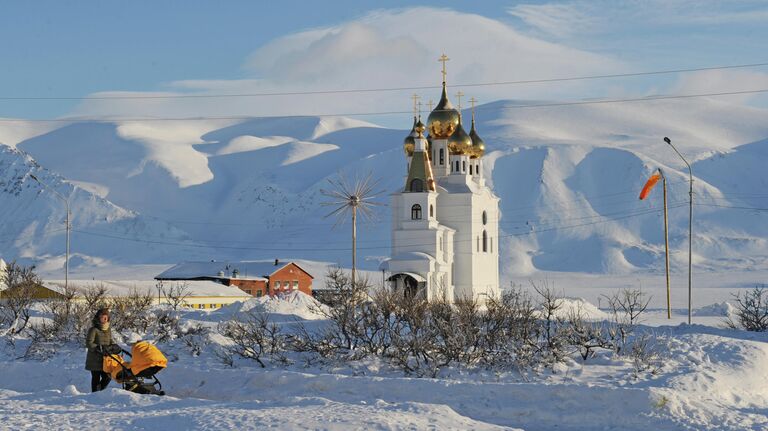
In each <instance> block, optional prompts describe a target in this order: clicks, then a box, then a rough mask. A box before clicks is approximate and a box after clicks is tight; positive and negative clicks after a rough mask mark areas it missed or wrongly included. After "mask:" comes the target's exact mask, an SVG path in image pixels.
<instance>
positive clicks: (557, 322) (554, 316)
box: [532, 282, 571, 365]
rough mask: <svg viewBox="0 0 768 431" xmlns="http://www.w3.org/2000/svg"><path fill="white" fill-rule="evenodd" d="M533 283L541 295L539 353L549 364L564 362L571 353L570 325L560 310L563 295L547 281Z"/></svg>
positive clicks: (539, 306) (534, 288) (539, 295)
mask: <svg viewBox="0 0 768 431" xmlns="http://www.w3.org/2000/svg"><path fill="white" fill-rule="evenodd" d="M532 285H533V290H534V291H536V293H537V294H538V297H539V303H538V311H539V313H540V324H541V325H542V328H541V330H540V331H541V337H542V340H541V342H540V349H539V354H540V355H541V357H542V359H543V360H544V361H545V362H546V363H547V364H548V365H551V364H555V363H558V362H562V361H563V360H564V359H565V358H566V357H567V356H568V355H569V354H570V353H571V350H570V349H569V347H570V344H569V339H570V325H568V324H567V321H566V318H565V317H564V316H563V313H561V312H560V310H561V309H562V307H563V296H562V295H559V294H558V293H557V291H556V290H555V288H554V287H553V286H550V285H549V284H547V283H546V282H544V283H542V284H536V283H532Z"/></svg>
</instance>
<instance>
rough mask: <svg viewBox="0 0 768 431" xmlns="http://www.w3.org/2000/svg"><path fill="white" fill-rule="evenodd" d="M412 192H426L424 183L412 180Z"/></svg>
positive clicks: (415, 179)
mask: <svg viewBox="0 0 768 431" xmlns="http://www.w3.org/2000/svg"><path fill="white" fill-rule="evenodd" d="M411 191H412V192H423V191H424V181H421V180H420V179H418V178H414V179H412V180H411Z"/></svg>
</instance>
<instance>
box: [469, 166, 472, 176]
mask: <svg viewBox="0 0 768 431" xmlns="http://www.w3.org/2000/svg"><path fill="white" fill-rule="evenodd" d="M469 175H472V164H471V163H470V164H469Z"/></svg>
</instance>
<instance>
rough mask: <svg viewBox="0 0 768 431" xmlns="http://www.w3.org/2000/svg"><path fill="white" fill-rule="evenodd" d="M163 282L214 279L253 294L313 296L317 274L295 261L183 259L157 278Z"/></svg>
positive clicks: (257, 295)
mask: <svg viewBox="0 0 768 431" xmlns="http://www.w3.org/2000/svg"><path fill="white" fill-rule="evenodd" d="M155 279H156V280H160V281H192V280H210V281H215V282H217V283H221V284H223V285H225V286H236V287H238V288H240V290H242V291H243V292H245V293H247V294H248V295H251V296H256V297H259V296H265V295H269V296H274V295H276V294H278V293H285V292H291V291H294V290H298V291H300V292H303V293H305V294H307V295H310V296H311V295H312V280H313V279H314V277H313V276H312V274H310V273H309V272H307V271H305V270H304V269H303V268H301V267H300V266H299V265H297V264H296V263H295V262H280V261H279V260H277V259H275V261H274V262H248V261H246V262H216V261H211V262H182V263H179V264H178V265H176V266H174V267H172V268H170V269H168V270H166V271H164V272H163V273H161V274H160V275H158V276H157V277H155Z"/></svg>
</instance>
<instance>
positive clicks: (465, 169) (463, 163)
mask: <svg viewBox="0 0 768 431" xmlns="http://www.w3.org/2000/svg"><path fill="white" fill-rule="evenodd" d="M461 172H467V161H466V160H464V161H463V162H461Z"/></svg>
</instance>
